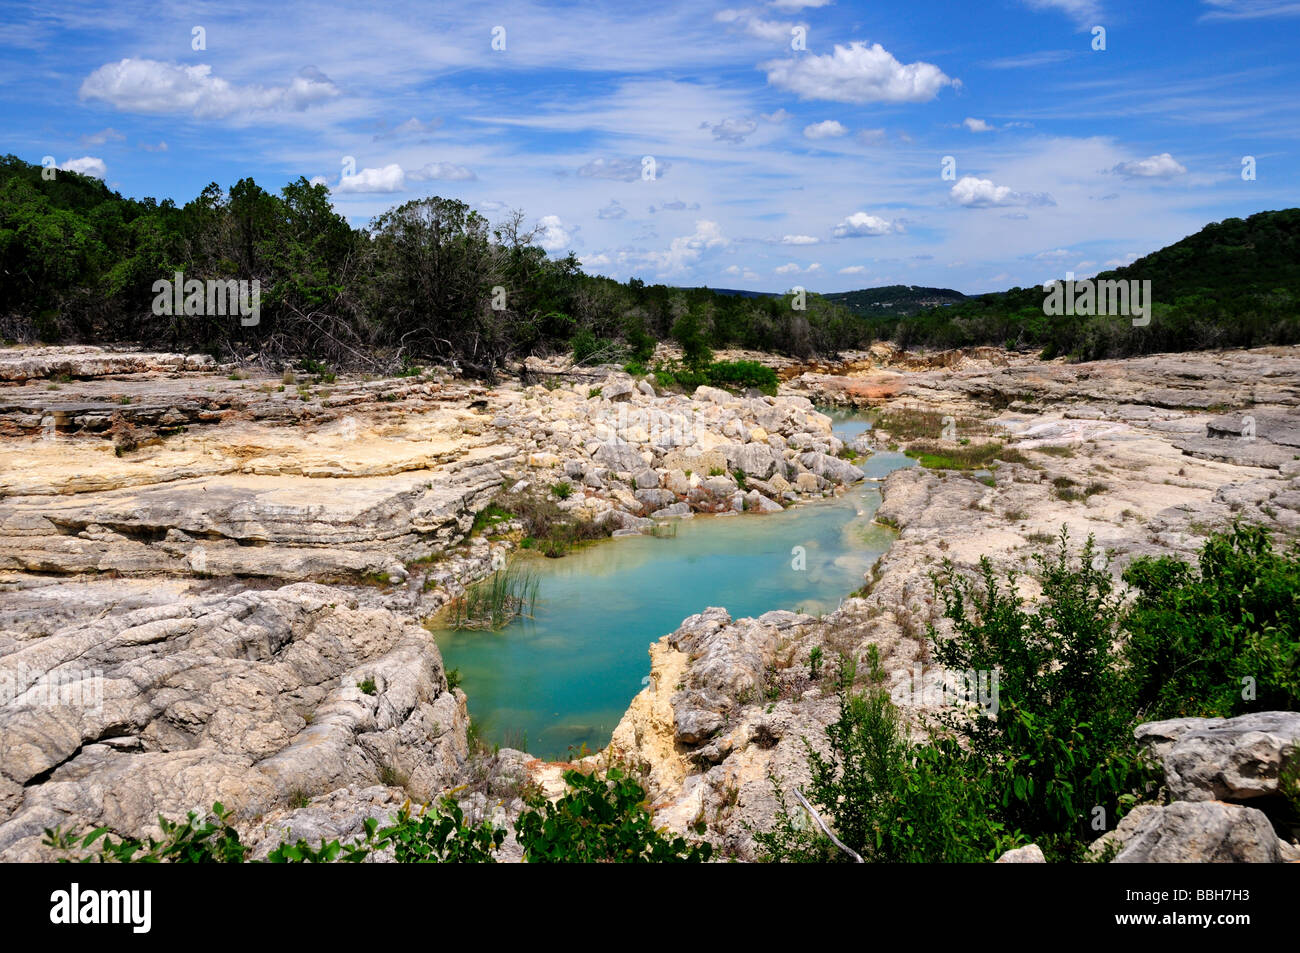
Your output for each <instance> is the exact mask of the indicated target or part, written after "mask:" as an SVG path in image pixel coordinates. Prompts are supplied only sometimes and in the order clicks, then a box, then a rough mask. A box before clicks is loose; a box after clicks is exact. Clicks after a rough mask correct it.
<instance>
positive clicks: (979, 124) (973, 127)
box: [961, 116, 993, 132]
mask: <svg viewBox="0 0 1300 953" xmlns="http://www.w3.org/2000/svg"><path fill="white" fill-rule="evenodd" d="M961 124H962V125H963V126H965V127H966V128H967V129H969V130H970V131H971V132H992V131H993V127H992V126H990V125H989V124H988V123H986V122H985V121H984V120H983V119H972V118H970V117H969V116H967V117H966V118H965V119H963V120H962V123H961Z"/></svg>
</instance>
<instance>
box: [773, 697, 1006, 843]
mask: <svg viewBox="0 0 1300 953" xmlns="http://www.w3.org/2000/svg"><path fill="white" fill-rule="evenodd" d="M826 741H827V747H828V753H827V754H826V755H822V754H821V753H819V752H818V751H817V750H816V749H814V748H813V747H812V746H811V745H809V744H808V742H807V740H806V739H805V742H804V743H805V745H806V746H807V749H808V771H809V775H810V778H811V780H810V782H809V784H808V799H809V800H810V801H811V802H812V803H813V804H814V805H817V806H818V808H819V814H820V815H821V816H822V817H823V819H825V820H827V822H828V823H829V824H830V826H831V827H832V828H833V829H834V831H835V832H836V835H837V836H838V837H839V839H840V840H841V841H842V842H843V843H844V844H845V846H847V847H849V848H850V849H851V850H853V851H855V852H856V853H857V854H858V855H859V856H861V857H862V858H863V859H864V860H866V861H869V862H871V861H878V862H903V861H930V862H962V861H975V860H987V859H991V858H992V857H994V856H996V855H997V854H998V853H1000V852H1001V851H1003V850H1006V849H1008V848H1010V847H1012V846H1015V844H1016V843H1017V842H1018V840H1019V839H1018V838H1016V837H1014V836H1007V835H1006V834H1005V833H1004V831H1003V829H1002V825H1001V823H1000V822H999V821H998V820H997V819H996V817H995V812H994V811H990V810H989V806H990V804H991V803H992V802H993V801H994V800H995V798H996V792H995V791H993V790H992V789H991V787H990V784H991V782H990V779H989V775H988V773H987V772H985V771H983V770H981V769H980V766H979V765H978V763H977V762H976V761H975V760H974V759H972V758H971V756H969V755H968V754H966V753H964V752H963V751H962V750H961V749H960V747H959V746H958V745H957V744H956V743H955V742H953V741H951V740H947V741H939V742H935V743H932V744H928V745H922V746H919V747H912V746H910V745H909V744H908V743H907V740H906V736H905V734H904V732H903V729H902V727H901V726H900V724H899V721H898V713H897V710H896V709H895V708H894V706H893V704H892V703H891V702H890V700H889V697H888V695H887V693H886V692H885V691H884V690H883V689H882V688H879V687H872V688H869V689H868V690H867V691H865V692H864V693H862V694H859V695H853V694H850V693H848V692H844V693H841V695H840V713H839V718H838V719H837V720H836V721H835V722H834V723H832V724H831V725H829V726H827V728H826ZM773 784H774V787H775V794H776V799H777V805H778V812H777V823H776V826H775V827H774V828H773V829H772V830H771V831H766V832H761V833H757V834H756V835H755V841H756V842H757V844H758V845H759V848H760V854H761V856H762V857H763V859H765V860H774V861H801V862H822V861H849V860H851V859H852V858H851V857H849V855H848V854H846V853H844V852H843V851H841V850H840V849H839V848H837V847H836V846H835V845H834V844H833V843H832V842H831V841H830V840H829V838H827V837H825V836H824V835H823V834H822V833H821V831H820V830H818V829H817V828H816V827H814V826H813V825H812V823H810V822H807V821H805V820H804V818H803V817H801V816H800V815H799V814H797V813H792V812H791V810H790V805H789V802H788V800H787V798H786V795H785V793H784V792H783V791H782V789H781V785H780V783H779V780H778V779H777V778H775V777H773Z"/></svg>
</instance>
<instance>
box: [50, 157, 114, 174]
mask: <svg viewBox="0 0 1300 953" xmlns="http://www.w3.org/2000/svg"><path fill="white" fill-rule="evenodd" d="M59 168H60V169H64V170H66V171H68V172H80V173H81V174H82V175H88V176H90V177H91V178H95V179H103V178H104V176H106V175H108V166H106V165H104V160H103V159H97V158H95V157H94V156H82V157H81V158H80V159H68V160H67V161H66V162H64V163H63V164H62V165H61V166H59Z"/></svg>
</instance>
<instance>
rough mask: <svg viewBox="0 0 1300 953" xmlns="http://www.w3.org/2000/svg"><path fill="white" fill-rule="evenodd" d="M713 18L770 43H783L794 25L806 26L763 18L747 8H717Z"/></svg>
mask: <svg viewBox="0 0 1300 953" xmlns="http://www.w3.org/2000/svg"><path fill="white" fill-rule="evenodd" d="M713 19H714V20H715V21H717V22H718V23H725V24H727V25H728V26H730V27H732V28H733V29H737V30H740V31H742V32H744V33H747V34H748V35H749V36H752V37H754V39H756V40H766V41H768V42H772V43H785V42H786V41H788V40H789V39H790V37H791V36H793V35H794V34H793V32H792V31H793V30H794V28H795V27H796V26H806V24H799V23H791V22H788V21H784V20H764V19H763V18H762V17H759V16H756V15H755V14H754V13H752V12H751V11H749V10H719V11H718V12H717V13H716V14H714V16H713Z"/></svg>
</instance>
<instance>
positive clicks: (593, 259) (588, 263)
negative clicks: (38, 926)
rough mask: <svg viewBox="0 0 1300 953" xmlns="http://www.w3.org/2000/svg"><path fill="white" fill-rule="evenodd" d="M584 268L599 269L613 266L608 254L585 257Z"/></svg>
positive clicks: (583, 260)
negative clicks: (609, 265)
mask: <svg viewBox="0 0 1300 953" xmlns="http://www.w3.org/2000/svg"><path fill="white" fill-rule="evenodd" d="M579 260H580V261H581V262H582V267H583V268H599V267H602V266H604V265H608V264H611V260H610V257H609V256H608V255H606V254H603V253H602V254H599V255H583V256H582V258H581V259H579Z"/></svg>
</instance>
